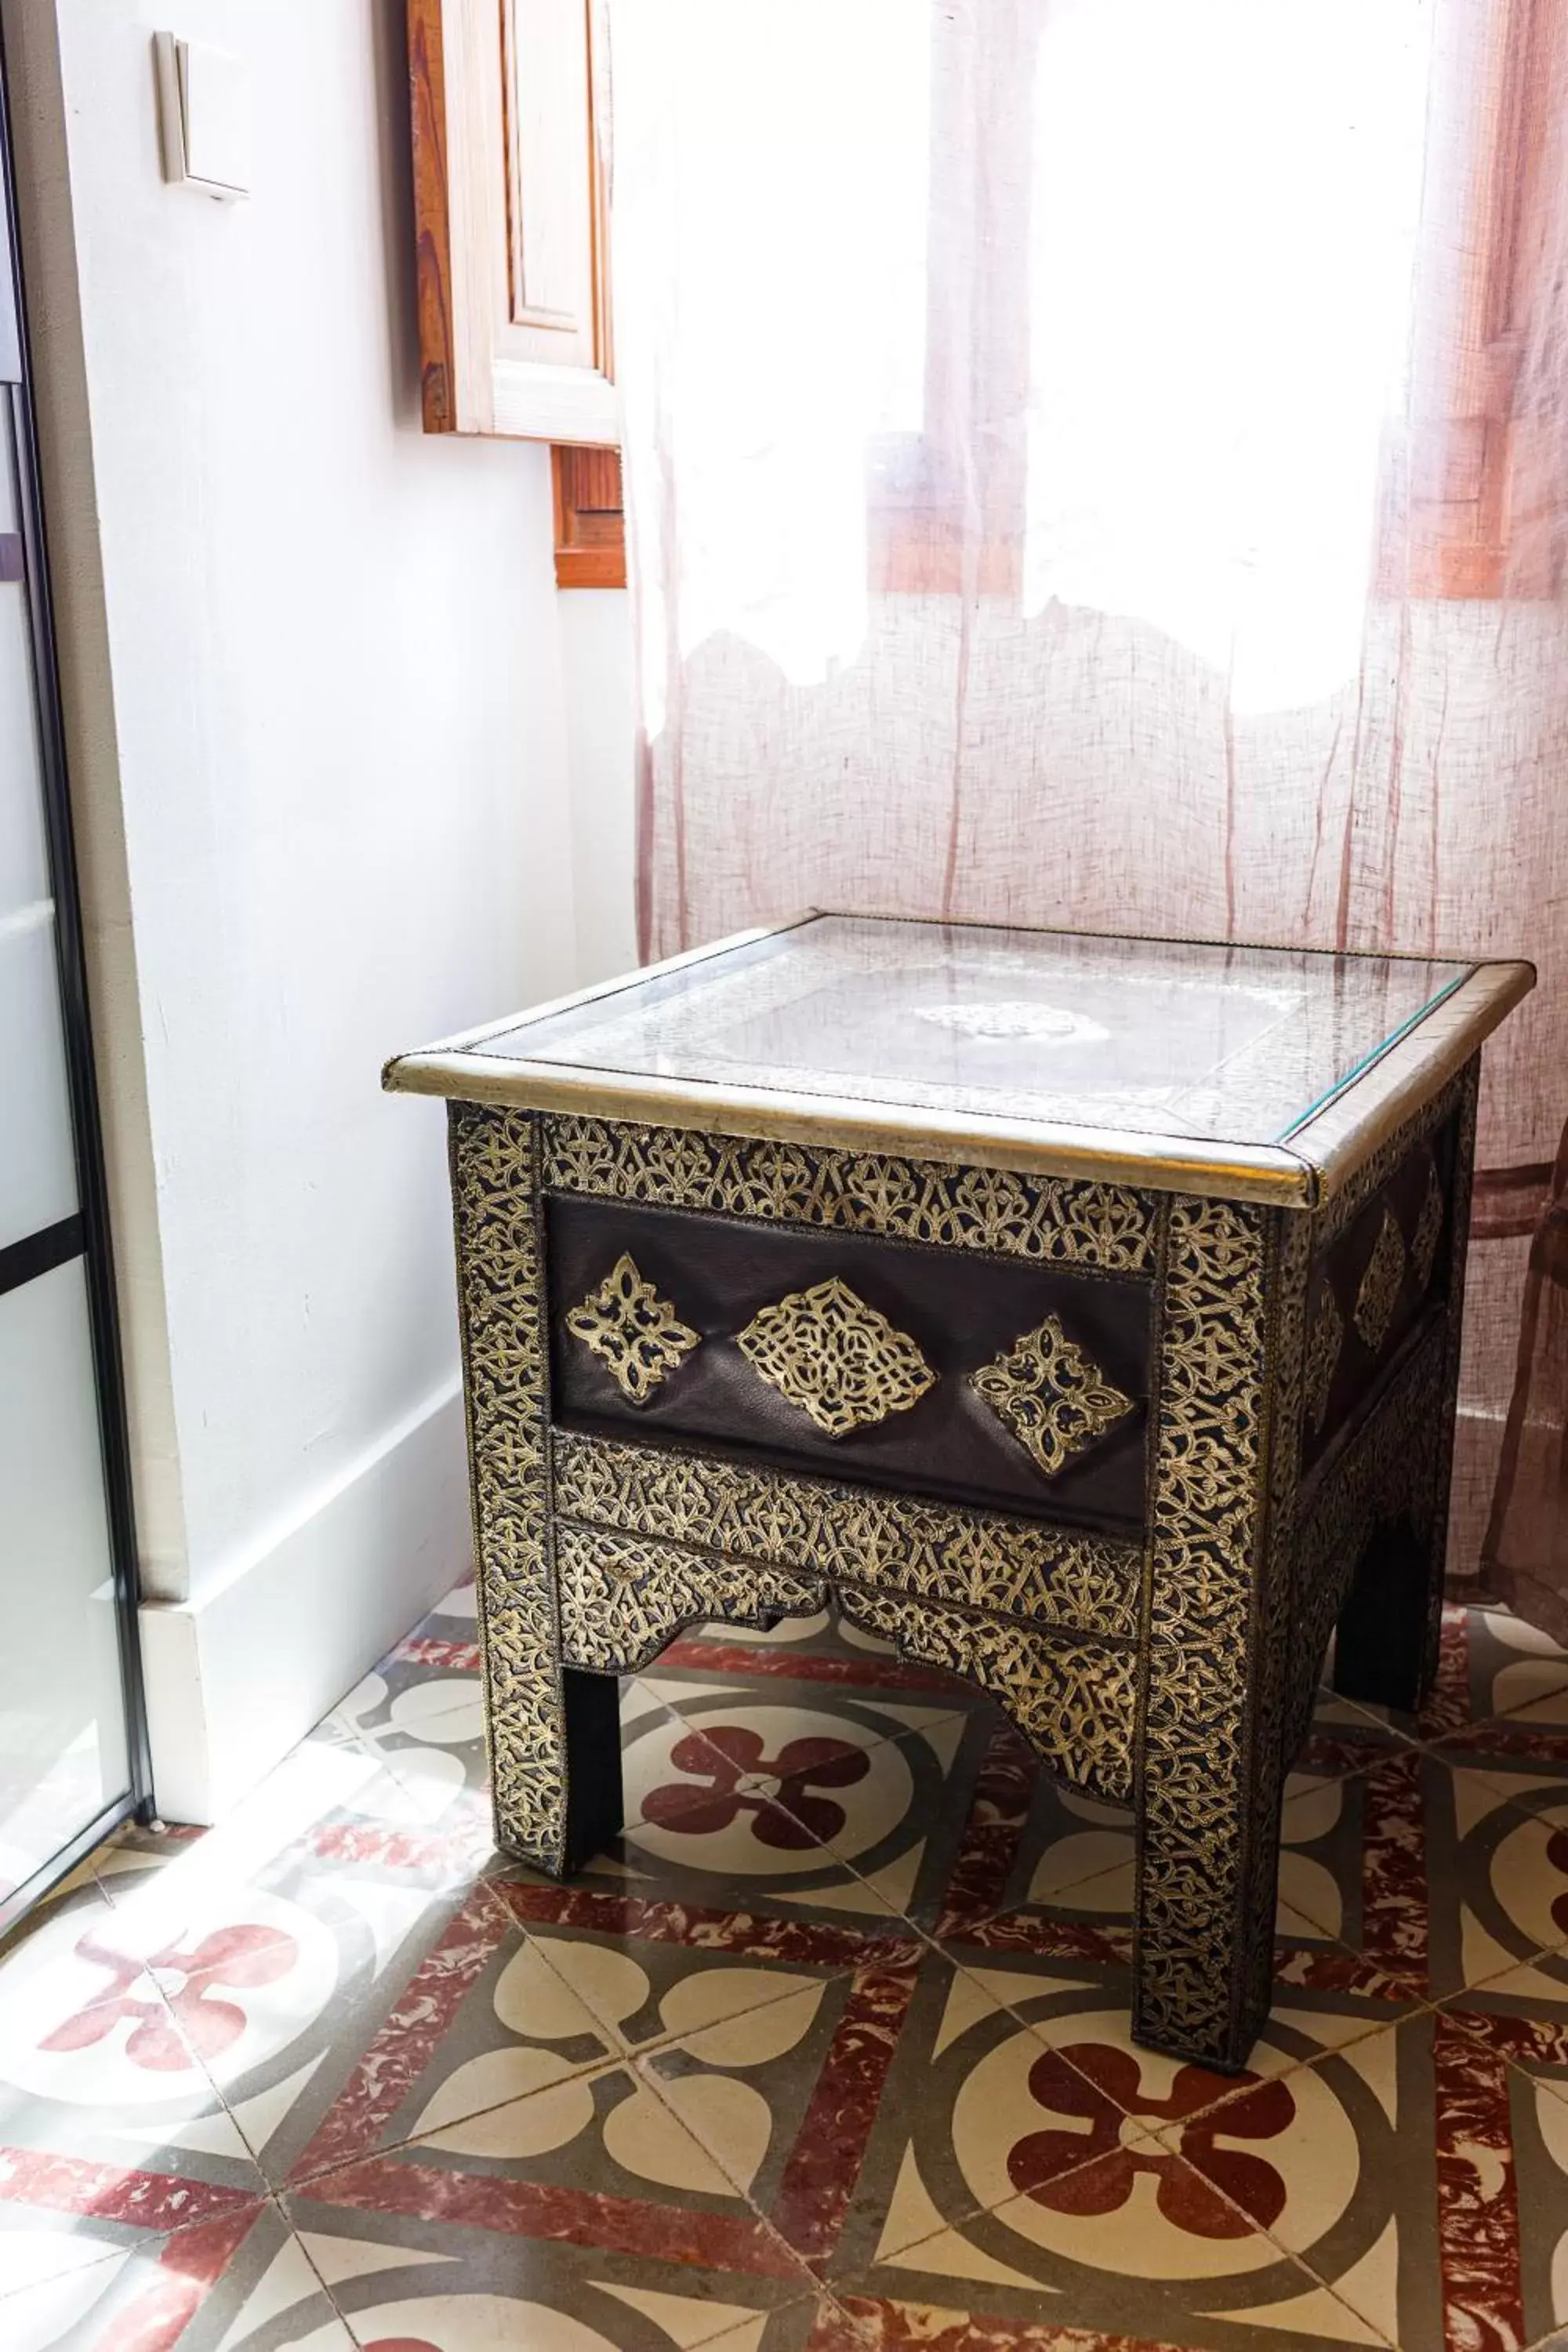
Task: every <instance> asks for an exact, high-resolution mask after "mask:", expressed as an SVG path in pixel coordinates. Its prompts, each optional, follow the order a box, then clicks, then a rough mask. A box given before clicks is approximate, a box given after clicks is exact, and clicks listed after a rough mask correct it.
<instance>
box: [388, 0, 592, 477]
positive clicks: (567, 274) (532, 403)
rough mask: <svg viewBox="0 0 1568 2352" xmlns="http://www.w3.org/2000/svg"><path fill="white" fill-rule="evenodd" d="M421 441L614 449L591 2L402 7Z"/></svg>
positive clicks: (467, 1)
mask: <svg viewBox="0 0 1568 2352" xmlns="http://www.w3.org/2000/svg"><path fill="white" fill-rule="evenodd" d="M408 67H409V82H410V92H411V100H412V110H413V132H414V203H415V215H416V227H417V232H418V271H419V341H420V358H421V363H422V369H423V376H424V404H425V429H426V432H429V433H487V434H506V435H515V436H521V438H523V439H527V440H537V441H563V442H584V443H588V444H597V445H601V446H607V445H614V444H615V443H616V442H617V441H618V440H619V437H620V423H619V411H618V405H617V402H616V390H615V383H614V376H613V371H612V366H611V353H610V332H609V299H608V251H607V245H606V223H607V210H608V207H607V204H606V191H607V169H606V155H605V142H606V130H607V125H606V121H605V116H606V108H605V103H604V98H605V90H606V89H607V79H606V76H605V68H604V30H603V24H602V19H601V0H408Z"/></svg>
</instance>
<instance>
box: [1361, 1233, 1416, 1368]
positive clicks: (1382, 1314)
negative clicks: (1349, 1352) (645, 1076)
mask: <svg viewBox="0 0 1568 2352" xmlns="http://www.w3.org/2000/svg"><path fill="white" fill-rule="evenodd" d="M1404 1281H1405V1236H1404V1234H1402V1233H1401V1232H1400V1230H1399V1226H1398V1223H1397V1221H1396V1220H1395V1218H1394V1213H1393V1211H1392V1210H1391V1209H1384V1213H1383V1223H1382V1224H1381V1225H1380V1226H1379V1227H1378V1229H1377V1239H1376V1241H1375V1242H1373V1245H1372V1255H1371V1256H1370V1257H1369V1258H1368V1260H1367V1262H1366V1271H1365V1273H1364V1274H1363V1276H1362V1278H1361V1288H1360V1289H1359V1290H1358V1291H1357V1292H1356V1295H1355V1318H1354V1319H1355V1328H1356V1329H1357V1330H1358V1331H1359V1332H1360V1334H1361V1336H1362V1338H1363V1339H1364V1340H1365V1342H1366V1344H1367V1346H1368V1347H1369V1348H1371V1349H1373V1351H1374V1352H1375V1350H1376V1349H1379V1348H1381V1347H1382V1345H1383V1343H1384V1340H1385V1339H1387V1337H1388V1327H1389V1325H1390V1324H1391V1323H1392V1322H1393V1320H1394V1308H1395V1307H1397V1305H1398V1304H1399V1293H1400V1290H1401V1287H1402V1286H1403V1285H1404Z"/></svg>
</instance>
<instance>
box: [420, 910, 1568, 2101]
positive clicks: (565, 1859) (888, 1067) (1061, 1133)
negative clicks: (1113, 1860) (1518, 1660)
mask: <svg viewBox="0 0 1568 2352" xmlns="http://www.w3.org/2000/svg"><path fill="white" fill-rule="evenodd" d="M1533 979H1534V974H1533V972H1532V971H1531V968H1530V967H1529V965H1527V964H1521V963H1482V964H1467V963H1457V962H1440V961H1424V960H1419V959H1407V958H1384V957H1354V956H1335V955H1328V954H1313V953H1305V952H1293V951H1287V950H1275V949H1258V948H1222V947H1212V946H1194V945H1190V944H1180V943H1174V942H1171V941H1162V940H1117V939H1107V938H1095V937H1088V936H1079V935H1071V934H1067V933H1060V932H1046V931H1024V930H1005V929H985V928H978V927H970V926H963V927H960V926H943V925H938V924H927V923H915V922H904V921H895V920H883V919H858V918H848V917H842V916H832V915H814V916H808V917H806V918H805V919H802V920H801V921H799V922H797V923H795V924H791V925H785V926H784V927H781V928H780V929H775V930H771V931H766V932H754V933H748V934H746V935H745V936H743V937H742V938H739V939H734V940H727V941H724V942H722V943H721V945H719V946H717V947H715V948H710V949H708V950H704V951H702V952H700V953H699V954H696V955H690V956H685V957H680V958H678V959H676V961H673V962H671V963H667V964H663V965H660V966H657V967H655V968H653V969H650V970H649V971H644V972H641V973H638V974H636V975H635V976H633V977H632V978H630V979H628V980H626V981H624V982H620V983H618V984H616V985H615V986H612V987H608V988H603V989H598V990H593V991H590V992H587V993H586V994H585V995H584V996H581V997H576V998H574V999H571V1000H569V1001H567V1002H565V1003H561V1004H557V1005H552V1006H546V1007H543V1008H542V1009H541V1010H540V1011H539V1012H536V1013H531V1014H527V1015H514V1016H513V1017H512V1018H511V1019H510V1020H508V1021H506V1022H504V1023H500V1024H497V1025H496V1026H495V1027H493V1028H491V1029H489V1030H484V1031H480V1032H479V1033H476V1034H473V1035H471V1036H468V1037H466V1038H463V1039H459V1040H457V1041H454V1042H452V1043H450V1044H447V1045H440V1046H437V1047H433V1048H431V1049H430V1050H429V1051H427V1052H424V1053H418V1054H410V1055H404V1056H403V1057H401V1058H400V1059H398V1060H396V1061H394V1062H393V1063H392V1064H391V1065H390V1066H389V1067H388V1070H387V1072H386V1078H385V1083H386V1084H387V1085H388V1086H389V1087H394V1088H401V1089H404V1090H405V1091H408V1092H411V1093H417V1094H436V1095H443V1096H446V1097H449V1098H450V1102H449V1115H450V1125H451V1165H452V1189H453V1200H454V1207H455V1215H456V1224H457V1241H458V1266H459V1287H460V1294H461V1302H462V1319H463V1344H464V1362H465V1369H466V1381H467V1391H468V1432H469V1444H470V1452H471V1464H472V1485H473V1504H474V1524H475V1534H476V1541H477V1545H478V1552H479V1591H480V1597H481V1608H480V1623H481V1628H482V1634H483V1642H484V1654H485V1672H486V1686H487V1692H488V1702H489V1738H490V1751H491V1760H492V1765H493V1769H494V1785H495V1806H496V1826H497V1837H498V1839H499V1841H500V1843H501V1844H502V1845H503V1846H505V1847H507V1848H508V1849H510V1851H511V1852H513V1853H518V1854H521V1855H522V1856H524V1857H526V1858H527V1859H528V1860H529V1861H530V1862H532V1863H534V1864H537V1865H539V1866H540V1867H541V1868H542V1869H544V1870H546V1871H549V1872H551V1873H552V1874H564V1873H567V1872H570V1871H571V1870H572V1869H573V1868H574V1866H575V1865H576V1864H579V1863H580V1862H581V1861H583V1860H584V1858H585V1857H586V1856H587V1855H589V1854H590V1853H593V1852H594V1851H595V1848H596V1847H597V1846H599V1845H600V1844H601V1843H604V1842H605V1840H607V1839H608V1838H610V1837H612V1836H613V1835H614V1834H615V1832H616V1831H617V1830H618V1829H619V1827H620V1825H621V1810H620V1807H621V1792H620V1752H619V1731H618V1717H617V1711H616V1684H615V1681H614V1679H613V1677H614V1676H616V1675H620V1674H628V1673H632V1672H635V1671H636V1670H637V1668H639V1667H642V1666H644V1665H646V1664H647V1663H648V1661H649V1660H650V1659H651V1658H652V1657H653V1656H654V1655H655V1654H657V1652H658V1651H659V1650H660V1649H661V1648H662V1647H663V1646H664V1644H665V1643H667V1642H668V1641H669V1640H670V1639H671V1638H672V1637H673V1636H674V1635H675V1634H677V1633H679V1632H680V1630H681V1629H682V1628H683V1627H685V1626H688V1625H689V1624H691V1623H692V1622H696V1621H700V1620H704V1619H721V1620H726V1621H729V1622H741V1623H748V1624H757V1623H762V1624H772V1623H773V1622H775V1621H776V1620H777V1619H778V1618H779V1617H780V1616H788V1615H799V1614H806V1613H810V1612H815V1611H816V1610H818V1609H820V1608H821V1607H822V1606H823V1604H824V1602H825V1601H826V1598H827V1597H828V1596H829V1595H830V1594H831V1595H835V1596H837V1600H838V1601H839V1603H840V1605H841V1606H842V1607H843V1609H844V1610H845V1611H846V1612H847V1614H848V1615H849V1616H850V1617H851V1618H853V1619H854V1620H855V1621H856V1622H858V1623H859V1624H861V1625H863V1626H867V1627H868V1628H870V1629H871V1630H872V1631H873V1632H875V1633H880V1634H883V1635H886V1636H887V1637H888V1638H889V1639H890V1640H891V1641H892V1642H894V1643H897V1645H898V1646H899V1648H900V1650H902V1651H904V1652H906V1653H907V1654H910V1655H911V1656H913V1657H916V1658H921V1659H924V1660H929V1661H932V1662H934V1663H936V1664H941V1665H943V1666H948V1667H951V1668H952V1670H953V1671H954V1672H955V1673H958V1674H961V1675H968V1676H970V1677H971V1678H972V1679H973V1680H974V1681H975V1682H977V1683H979V1684H981V1685H984V1688H985V1689H986V1690H987V1691H988V1692H989V1693H990V1694H991V1695H992V1696H994V1698H995V1699H997V1700H998V1701H999V1702H1000V1703H1001V1705H1002V1706H1004V1707H1005V1709H1006V1710H1007V1711H1008V1713H1009V1714H1010V1715H1011V1717H1013V1719H1014V1720H1015V1722H1016V1724H1017V1725H1018V1726H1019V1727H1020V1728H1021V1730H1022V1731H1023V1732H1024V1733H1025V1734H1026V1736H1027V1738H1029V1739H1030V1741H1031V1742H1032V1743H1033V1745H1034V1747H1035V1748H1036V1749H1037V1751H1038V1753H1039V1755H1040V1757H1041V1758H1042V1759H1043V1760H1044V1762H1045V1763H1046V1764H1047V1766H1048V1767H1049V1768H1050V1769H1052V1770H1053V1771H1055V1772H1057V1773H1058V1774H1060V1775H1061V1776H1062V1777H1063V1778H1065V1779H1066V1780H1069V1781H1071V1782H1073V1783H1074V1784H1075V1785H1077V1786H1078V1787H1079V1788H1082V1789H1084V1790H1089V1791H1091V1792H1094V1793H1097V1794H1100V1795H1103V1796H1105V1797H1108V1798H1111V1799H1115V1800H1119V1801H1124V1802H1129V1801H1130V1802H1131V1804H1132V1805H1133V1807H1134V1808H1135V1811H1136V1818H1137V1852H1138V1863H1137V1893H1136V1904H1135V1921H1134V1939H1135V1940H1134V1972H1135V1988H1136V1989H1135V1995H1134V2017H1133V2028H1134V2032H1136V2034H1137V2036H1138V2038H1139V2039H1140V2040H1141V2041H1142V2042H1147V2043H1149V2044H1151V2045H1152V2047H1154V2048H1156V2049H1159V2050H1163V2051H1168V2052H1170V2053H1174V2054H1179V2055H1182V2056H1184V2057H1191V2058H1195V2059H1201V2060H1202V2061H1204V2062H1205V2063H1207V2064H1209V2065H1211V2066H1215V2067H1222V2068H1235V2067H1237V2066H1239V2065H1241V2064H1242V2063H1244V2062H1245V2060H1246V2058H1247V2053H1248V2050H1249V2048H1250V2046H1251V2043H1252V2040H1253V2037H1254V2034H1255V2033H1256V2032H1257V2030H1258V2025H1259V2024H1260V2022H1261V2021H1262V2019H1263V2017H1264V2015H1265V2013H1266V2011H1267V2009H1268V1996H1269V1981H1270V1973H1271V1953H1272V1942H1273V1921H1274V1900H1275V1880H1276V1874H1277V1866H1278V1843H1279V1803H1280V1790H1281V1787H1282V1784H1283V1780H1284V1778H1285V1774H1286V1772H1287V1770H1288V1769H1289V1765H1290V1763H1291V1760H1292V1759H1293V1757H1294V1756H1295V1754H1296V1751H1297V1749H1298V1748H1299V1747H1300V1743H1301V1740H1302V1739H1303V1738H1304V1736H1305V1734H1306V1731H1307V1728H1308V1725H1309V1722H1310V1716H1311V1709H1312V1698H1313V1691H1314V1687H1315V1685H1316V1682H1317V1678H1318V1675H1319V1672H1320V1669H1321V1664H1322V1660H1323V1654H1324V1651H1325V1648H1326V1645H1327V1643H1328V1640H1329V1636H1330V1634H1331V1633H1332V1632H1333V1630H1334V1629H1335V1627H1336V1626H1337V1627H1338V1630H1339V1640H1338V1643H1337V1645H1336V1663H1335V1675H1336V1680H1337V1685H1338V1687H1339V1689H1340V1690H1341V1691H1342V1693H1344V1694H1345V1695H1346V1696H1350V1697H1352V1698H1363V1699H1373V1700H1378V1701H1383V1702H1386V1703H1388V1704H1391V1705H1394V1706H1415V1704H1417V1703H1418V1701H1419V1699H1420V1697H1421V1695H1422V1693H1423V1691H1424V1689H1425V1687H1426V1683H1427V1680H1428V1677H1429V1676H1430V1675H1431V1672H1432V1667H1433V1662H1434V1654H1435V1648H1436V1628H1437V1612H1438V1602H1439V1597H1440V1592H1441V1577H1442V1561H1443V1551H1444V1539H1445V1531H1446V1520H1447V1487H1448V1475H1449V1461H1450V1451H1451V1439H1452V1430H1453V1418H1454V1398H1455V1389H1456V1382H1457V1376H1458V1345H1459V1317H1460V1303H1461V1292H1462V1286H1463V1271H1464V1255H1465V1231H1466V1223H1467V1211H1468V1192H1469V1182H1470V1167H1471V1159H1472V1151H1473V1139H1474V1127H1475V1100H1476V1081H1477V1073H1478V1066H1479V1047H1480V1044H1481V1041H1482V1039H1483V1038H1484V1037H1485V1036H1486V1035H1487V1034H1488V1033H1489V1031H1490V1030H1491V1029H1492V1028H1494V1027H1495V1026H1496V1024H1498V1023H1499V1022H1500V1020H1501V1019H1502V1018H1503V1016H1504V1015H1505V1013H1507V1012H1508V1011H1509V1009H1510V1007H1511V1006H1512V1005H1513V1004H1515V1003H1517V1002H1518V1001H1519V999H1520V998H1521V996H1523V995H1524V994H1525V992H1527V991H1528V990H1529V988H1530V987H1531V985H1532V983H1533Z"/></svg>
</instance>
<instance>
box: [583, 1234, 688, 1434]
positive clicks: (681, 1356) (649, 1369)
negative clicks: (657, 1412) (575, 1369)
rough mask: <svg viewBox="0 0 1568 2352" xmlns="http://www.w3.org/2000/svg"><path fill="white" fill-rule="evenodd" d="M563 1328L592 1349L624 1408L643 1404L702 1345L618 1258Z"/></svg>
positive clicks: (630, 1263)
mask: <svg viewBox="0 0 1568 2352" xmlns="http://www.w3.org/2000/svg"><path fill="white" fill-rule="evenodd" d="M566 1328H567V1329H568V1331H570V1332H571V1333H572V1335H573V1337H574V1339H581V1340H582V1342H583V1344H584V1347H586V1348H592V1349H593V1351H594V1353H595V1356H597V1357H598V1359H599V1361H600V1362H601V1363H602V1364H603V1365H604V1367H605V1370H606V1371H607V1372H608V1373H609V1375H610V1378H611V1379H612V1380H613V1381H615V1383H616V1387H617V1388H618V1389H619V1390H620V1392H621V1394H622V1395H623V1396H624V1397H625V1398H626V1402H628V1404H647V1401H648V1399H649V1397H650V1396H652V1395H653V1393H654V1391H656V1390H657V1389H661V1388H662V1387H663V1386H664V1383H665V1381H667V1380H668V1378H669V1376H670V1374H671V1372H673V1371H674V1370H677V1368H678V1367H679V1365H681V1364H682V1363H684V1362H685V1360H686V1359H687V1357H688V1356H689V1354H690V1353H691V1350H692V1349H693V1348H700V1346H701V1344H702V1339H701V1335H700V1332H697V1331H693V1330H692V1328H691V1327H690V1325H689V1324H687V1323H683V1322H682V1321H681V1319H680V1318H679V1315H678V1314H677V1313H676V1311H675V1309H674V1307H672V1306H671V1305H670V1303H669V1301H668V1298H661V1297H659V1295H658V1291H657V1290H656V1289H655V1288H654V1286H653V1285H652V1283H651V1282H645V1281H644V1279H643V1277H642V1276H641V1275H640V1274H639V1273H638V1271H637V1264H636V1261H635V1260H634V1259H633V1258H631V1257H629V1256H627V1255H626V1254H625V1253H624V1252H623V1254H622V1255H621V1256H620V1257H618V1258H617V1259H616V1263H615V1265H613V1266H612V1267H611V1268H610V1271H609V1273H608V1274H607V1275H606V1276H605V1279H604V1280H603V1282H601V1283H600V1285H599V1286H598V1288H597V1289H596V1290H591V1291H590V1292H589V1293H588V1296H587V1297H586V1298H584V1300H583V1302H582V1304H581V1305H580V1306H577V1307H573V1309H572V1311H571V1313H570V1314H569V1315H568V1316H567V1318H566Z"/></svg>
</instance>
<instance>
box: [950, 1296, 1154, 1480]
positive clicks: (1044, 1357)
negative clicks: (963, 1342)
mask: <svg viewBox="0 0 1568 2352" xmlns="http://www.w3.org/2000/svg"><path fill="white" fill-rule="evenodd" d="M969 1385H970V1387H971V1388H972V1389H973V1391H975V1393H976V1395H977V1396H980V1397H983V1398H984V1401H985V1402H986V1403H987V1404H988V1405H989V1406H990V1408H991V1410H992V1412H994V1414H995V1415H996V1418H997V1419H998V1421H1000V1422H1001V1423H1002V1424H1003V1426H1004V1427H1005V1429H1007V1430H1009V1431H1010V1432H1011V1433H1012V1434H1013V1435H1014V1436H1015V1437H1016V1439H1017V1441H1018V1443H1019V1444H1020V1445H1022V1446H1023V1447H1024V1448H1025V1450H1026V1452H1027V1453H1028V1454H1032V1455H1033V1457H1034V1459H1035V1461H1036V1462H1037V1465H1039V1467H1040V1468H1041V1469H1042V1470H1043V1471H1044V1472H1045V1474H1046V1476H1047V1478H1054V1477H1055V1476H1056V1475H1057V1474H1058V1471H1060V1470H1063V1469H1065V1468H1066V1466H1067V1465H1068V1463H1069V1462H1070V1461H1071V1460H1072V1458H1073V1456H1074V1454H1081V1453H1083V1452H1084V1450H1085V1449H1086V1447H1088V1446H1090V1445H1093V1444H1097V1443H1098V1442H1099V1440H1100V1438H1102V1437H1103V1436H1104V1434H1105V1433H1106V1431H1107V1430H1108V1429H1111V1428H1114V1426H1115V1424H1116V1423H1118V1422H1119V1421H1120V1420H1121V1417H1122V1415H1123V1414H1124V1413H1129V1412H1131V1410H1132V1399H1131V1397H1130V1396H1124V1395H1123V1393H1122V1391H1121V1390H1120V1389H1119V1388H1118V1387H1117V1386H1116V1384H1115V1382H1114V1381H1110V1380H1108V1379H1107V1378H1106V1376H1105V1374H1104V1373H1103V1372H1102V1371H1101V1370H1100V1366H1099V1365H1098V1364H1097V1363H1096V1362H1095V1360H1094V1359H1093V1357H1092V1356H1089V1355H1086V1354H1085V1352H1084V1350H1083V1349H1081V1348H1080V1347H1079V1345H1078V1342H1077V1341H1076V1340H1075V1339H1068V1335H1067V1333H1066V1332H1065V1331H1064V1330H1063V1328H1062V1327H1061V1322H1060V1319H1059V1318H1058V1317H1057V1316H1055V1315H1047V1318H1046V1319H1045V1321H1044V1322H1043V1323H1041V1324H1039V1325H1038V1326H1037V1328H1036V1329H1034V1330H1033V1331H1026V1332H1025V1334H1024V1336H1023V1338H1022V1339H1015V1340H1014V1342H1013V1345H1012V1346H1011V1347H1010V1348H1008V1349H1005V1351H1004V1353H1003V1354H1001V1355H1000V1356H998V1357H996V1358H995V1360H994V1361H993V1362H991V1363H989V1364H983V1365H982V1366H981V1368H980V1370H978V1371H977V1372H971V1373H970V1375H969Z"/></svg>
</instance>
